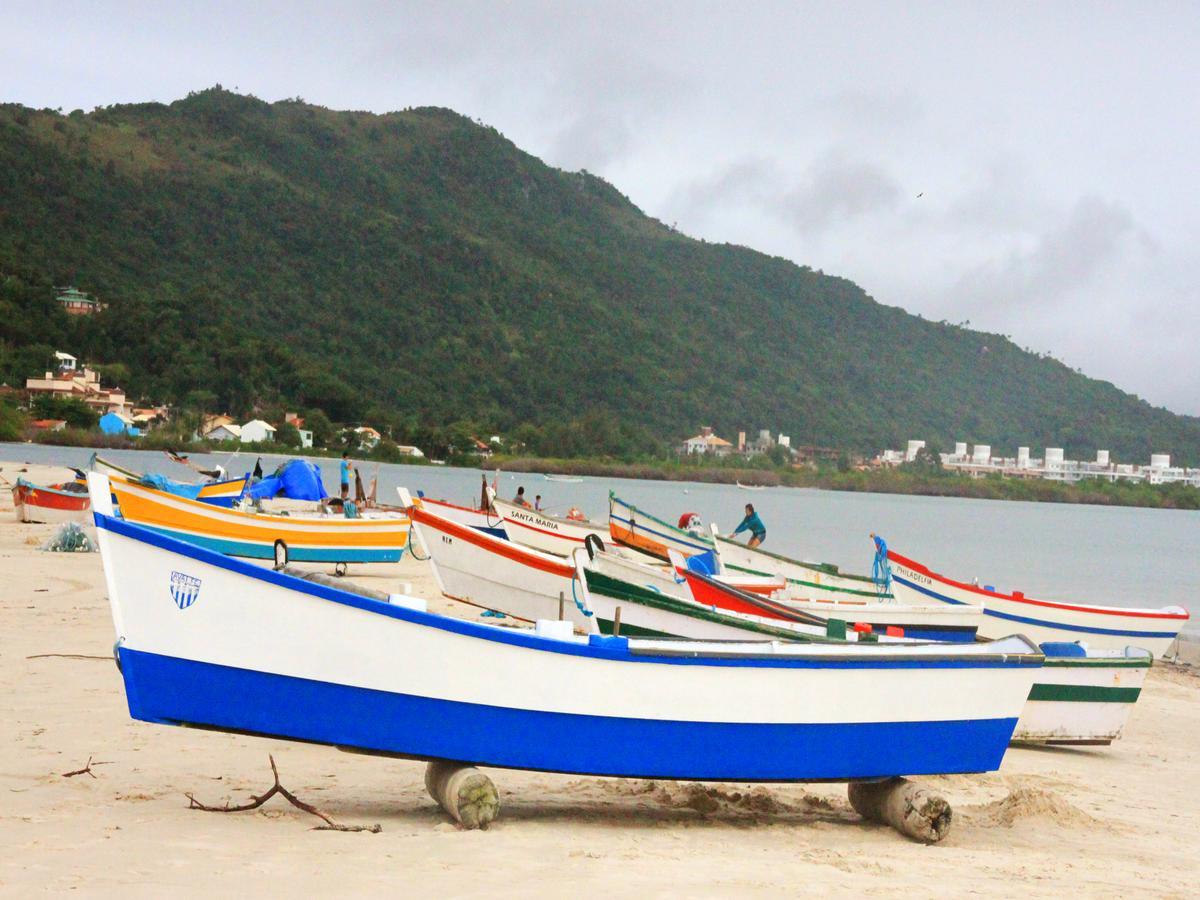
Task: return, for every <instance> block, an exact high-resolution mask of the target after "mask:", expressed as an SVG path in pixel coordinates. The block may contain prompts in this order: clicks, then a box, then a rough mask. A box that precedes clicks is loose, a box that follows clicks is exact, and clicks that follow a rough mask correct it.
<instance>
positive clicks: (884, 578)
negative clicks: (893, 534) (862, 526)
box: [871, 534, 892, 597]
mask: <svg viewBox="0 0 1200 900" xmlns="http://www.w3.org/2000/svg"><path fill="white" fill-rule="evenodd" d="M871 537H872V538H873V539H874V541H875V561H874V563H872V564H871V580H872V581H874V582H875V593H876V594H878V595H879V596H880V597H883V596H884V595H886V594H890V593H891V592H892V566H891V563H889V562H888V547H887V541H885V540H884V539H883V538H881V537H880V536H879V535H877V534H873V535H871Z"/></svg>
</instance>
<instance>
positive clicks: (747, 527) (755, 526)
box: [733, 503, 767, 547]
mask: <svg viewBox="0 0 1200 900" xmlns="http://www.w3.org/2000/svg"><path fill="white" fill-rule="evenodd" d="M743 531H749V532H750V543H749V544H747V545H746V546H748V547H757V546H758V545H759V544H761V543H762V542H763V541H765V540H766V539H767V526H766V525H764V524H763V520H762V519H760V518H759V517H758V513H756V512H755V511H754V504H753V503H747V504H746V518H744V519H742V524H741V525H739V526H738V527H737V528H735V529H734V530H733V534H734V536H736V535H737V534H739V533H740V532H743Z"/></svg>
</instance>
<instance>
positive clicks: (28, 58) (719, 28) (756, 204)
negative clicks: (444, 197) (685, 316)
mask: <svg viewBox="0 0 1200 900" xmlns="http://www.w3.org/2000/svg"><path fill="white" fill-rule="evenodd" d="M251 6H253V7H254V9H253V10H252V11H247V8H248V7H251ZM1198 59H1200V6H1198V5H1197V4H1196V3H1195V2H1190V3H1186V2H1181V3H1152V2H1141V3H1136V4H1135V3H1099V2H1096V3H1086V4H1083V3H1080V4H1075V3H1063V2H1052V3H1044V2H1043V3H1030V4H1021V3H1015V2H1003V3H999V2H998V3H968V2H953V3H950V2H948V3H927V4H920V3H899V2H890V3H846V2H828V3H823V4H801V3H787V4H784V3H745V2H740V3H734V2H730V3H663V2H655V3H647V2H641V3H633V4H622V3H579V4H569V3H566V2H560V3H509V4H500V3H493V4H474V3H470V4H468V3H412V4H408V3H352V2H351V3H338V4H332V3H321V4H305V3H299V2H293V3H278V4H257V5H254V4H248V3H246V4H244V3H205V2H196V3H192V4H190V5H188V7H187V8H183V6H182V5H180V4H173V3H162V2H153V3H124V4H122V3H118V2H110V3H105V4H95V3H73V4H72V3H67V4H58V3H47V2H40V3H29V2H25V0H16V2H14V0H5V2H4V3H3V23H2V24H0V100H4V101H17V102H21V103H25V104H28V105H30V106H36V107H42V106H49V107H59V106H61V107H62V108H63V110H64V111H69V110H71V109H74V108H77V107H81V108H84V109H89V110H90V109H91V108H92V107H94V106H97V105H107V104H109V103H118V102H131V101H140V100H150V99H154V100H162V101H170V100H173V99H177V98H179V97H181V96H184V95H185V94H186V93H187V92H188V91H189V90H196V89H200V88H203V87H207V86H211V85H212V84H214V83H217V82H220V83H221V84H223V85H224V86H225V87H228V88H234V87H236V88H237V89H239V90H240V91H242V92H244V93H253V94H255V95H257V96H259V97H262V98H263V99H266V100H277V99H281V98H284V97H295V96H300V97H303V98H304V99H305V100H308V101H310V102H314V103H320V104H323V105H325V106H329V107H332V108H335V109H368V110H374V111H378V112H384V111H387V110H393V109H402V108H404V107H407V106H424V105H437V106H448V107H451V108H453V109H455V110H458V111H459V112H462V113H465V114H467V115H469V116H471V117H473V118H478V119H482V120H483V121H484V122H486V123H488V124H490V125H494V126H496V127H497V128H498V129H499V130H500V131H501V132H503V133H504V134H505V135H506V136H508V137H509V138H511V139H512V140H513V141H514V142H515V143H517V144H518V145H519V146H521V147H522V148H524V149H525V150H528V151H529V152H531V153H533V154H535V155H537V156H539V157H541V158H543V159H545V160H546V161H548V162H550V163H552V164H554V165H557V166H562V167H564V168H567V169H587V170H588V171H590V172H594V173H597V174H599V175H602V176H604V177H605V178H607V179H608V180H610V181H611V182H613V183H614V184H615V185H616V186H617V187H618V188H619V189H620V190H621V191H622V192H623V193H625V194H627V195H628V196H629V197H630V198H631V199H632V200H633V201H634V202H635V203H636V204H638V206H640V207H641V208H642V209H644V210H645V211H646V212H648V213H650V214H651V215H654V216H656V217H658V218H660V219H662V220H663V221H665V222H667V223H676V224H677V227H678V228H679V229H680V230H681V231H683V232H685V233H687V234H691V235H693V236H696V237H704V238H707V239H709V240H716V241H731V242H734V243H739V244H746V245H748V246H751V247H754V248H757V249H759V250H763V251H765V252H768V253H773V254H778V255H781V256H785V257H787V258H789V259H792V260H795V261H796V262H798V263H803V264H806V265H810V266H812V267H814V268H818V269H822V270H824V271H826V272H829V273H832V274H838V275H845V276H847V277H849V278H852V279H853V280H855V281H856V282H858V283H859V284H861V285H862V286H863V287H864V288H865V289H866V290H867V291H868V292H869V293H871V294H872V295H873V296H874V297H875V298H876V299H877V300H879V301H880V302H882V303H886V304H890V305H896V306H902V307H904V308H905V309H907V310H909V311H912V312H917V313H920V314H922V315H924V316H926V317H927V318H932V319H948V320H950V321H952V322H961V321H964V320H970V322H971V324H972V326H974V327H979V328H984V329H987V330H991V331H999V332H1001V333H1004V334H1009V335H1011V336H1012V338H1013V339H1014V340H1015V341H1016V342H1017V343H1018V344H1019V345H1021V346H1023V347H1029V348H1031V349H1034V350H1037V351H1050V352H1052V353H1053V354H1054V355H1055V356H1057V357H1058V358H1060V359H1062V360H1064V361H1065V362H1067V363H1068V364H1069V365H1071V366H1073V367H1077V368H1080V369H1082V370H1083V371H1084V372H1085V373H1087V374H1088V375H1092V376H1095V377H1098V378H1105V379H1108V380H1111V381H1113V382H1115V383H1116V384H1117V385H1118V386H1120V387H1122V388H1124V389H1126V390H1130V391H1132V392H1134V393H1137V394H1139V395H1141V396H1143V397H1145V398H1146V399H1148V400H1150V401H1151V402H1153V403H1155V404H1159V405H1165V406H1167V407H1169V408H1171V409H1173V410H1176V411H1178V412H1187V413H1191V414H1200V361H1198V356H1200V304H1198V303H1197V301H1198V300H1200V297H1198V291H1197V284H1200V251H1198V248H1200V163H1198V159H1200V155H1198V152H1197V144H1198V139H1200V65H1198V64H1197V60H1198Z"/></svg>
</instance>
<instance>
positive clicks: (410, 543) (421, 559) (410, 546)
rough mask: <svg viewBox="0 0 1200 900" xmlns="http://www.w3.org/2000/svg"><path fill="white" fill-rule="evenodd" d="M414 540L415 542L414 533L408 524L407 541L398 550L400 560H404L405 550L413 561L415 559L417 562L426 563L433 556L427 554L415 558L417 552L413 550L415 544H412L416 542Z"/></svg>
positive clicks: (415, 536)
mask: <svg viewBox="0 0 1200 900" xmlns="http://www.w3.org/2000/svg"><path fill="white" fill-rule="evenodd" d="M416 540H417V535H416V531H415V530H414V529H413V527H412V525H411V524H410V525H409V526H408V540H407V541H406V542H405V544H404V546H403V547H402V548H401V549H400V559H404V551H405V550H407V551H408V555H409V556H411V557H412V558H413V559H415V560H416V561H417V562H428V561H429V558H430V557H431V556H433V554H432V553H427V554H425V555H424V556H417V551H416V549H415V547H416V544H415V543H414V541H416Z"/></svg>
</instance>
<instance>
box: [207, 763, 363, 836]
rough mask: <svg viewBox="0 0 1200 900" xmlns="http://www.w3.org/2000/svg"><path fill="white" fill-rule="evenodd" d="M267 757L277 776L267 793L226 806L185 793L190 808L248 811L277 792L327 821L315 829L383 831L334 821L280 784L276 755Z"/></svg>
mask: <svg viewBox="0 0 1200 900" xmlns="http://www.w3.org/2000/svg"><path fill="white" fill-rule="evenodd" d="M267 759H269V760H270V761H271V774H272V775H274V776H275V783H274V784H273V785H271V788H270V790H268V791H267V792H266V793H265V794H261V795H258V796H256V795H254V794H251V795H250V802H249V803H239V804H237V805H236V806H235V805H232V804H230V803H226V804H225V805H224V806H209V805H208V804H206V803H201V802H200V801H199V800H197V799H196V798H195V797H193V796H192V795H191V794H184V796H185V797H187V798H188V809H198V810H201V811H203V812H247V811H248V810H251V809H258V808H259V807H260V806H262V805H263V804H264V803H266V802H267V801H268V800H270V799H271V798H272V797H274V796H275V795H276V794H279V795H280V796H281V797H283V799H285V800H287V802H288V803H290V804H292V806H294V807H296V808H297V809H302V810H304V811H305V812H306V813H308V814H309V815H313V816H316V817H317V818H318V819H320V820H321V821H322V822H324V823H325V824H324V825H318V826H316V828H314V829H313V830H314V831H369V832H371V834H379V832H381V831H383V829H382V828H381V827H380V826H379V825H341V824H339V823H337V822H335V821H333V819H331V818H330V817H329V816H327V815H326V814H325V813H323V812H321V810H319V809H317V808H316V807H315V806H313V805H311V804H309V803H305V802H304V801H303V800H301V799H300V798H299V797H297V796H296V795H295V794H293V793H292V792H291V791H289V790H288V789H287V788H285V787H284V786H283V785H282V784H280V783H279V769H277V768H276V767H275V757H274V756H272V755H268V756H267Z"/></svg>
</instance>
